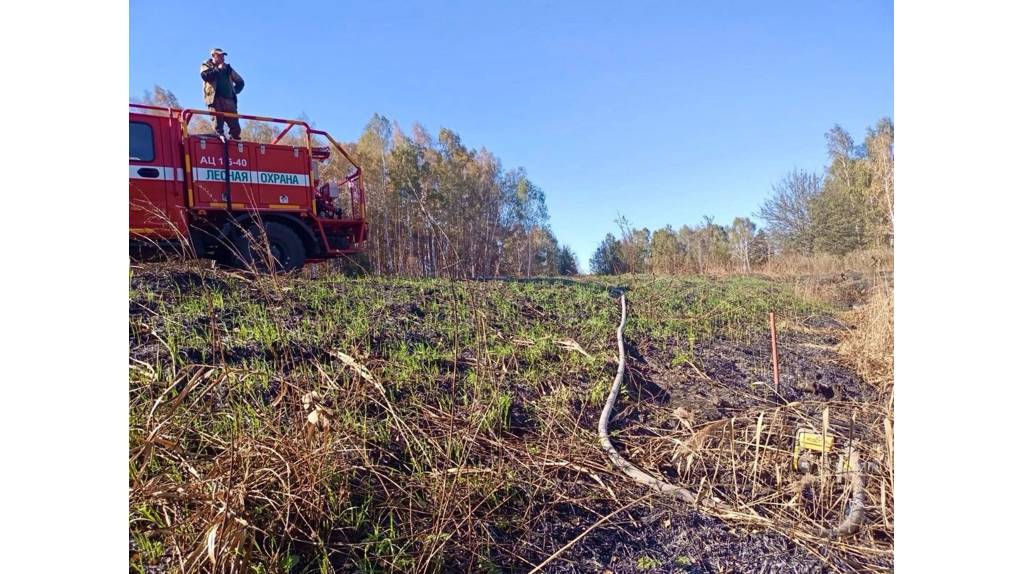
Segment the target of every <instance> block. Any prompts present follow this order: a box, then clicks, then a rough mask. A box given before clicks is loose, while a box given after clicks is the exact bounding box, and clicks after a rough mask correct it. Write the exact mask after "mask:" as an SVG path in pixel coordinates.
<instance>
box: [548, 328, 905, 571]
mask: <svg viewBox="0 0 1024 574" xmlns="http://www.w3.org/2000/svg"><path fill="white" fill-rule="evenodd" d="M846 328H847V327H846V326H845V325H843V324H842V323H840V322H839V321H837V320H836V319H834V318H832V317H829V316H824V315H818V316H812V317H810V318H807V319H805V320H804V321H803V322H802V323H801V324H799V325H796V326H794V327H793V328H792V329H789V330H785V331H783V332H781V333H780V334H779V341H778V345H779V362H780V365H781V367H780V387H779V392H778V395H776V394H775V393H774V392H770V391H769V390H768V389H767V387H764V386H762V387H752V386H751V384H750V383H751V382H752V381H765V382H769V383H770V382H771V381H772V372H771V363H770V360H771V359H770V357H771V354H770V349H771V340H770V336H769V335H768V334H765V335H764V336H763V337H756V338H754V339H752V340H747V341H744V342H739V341H735V340H729V339H726V338H719V339H715V340H711V341H706V342H702V343H698V344H697V345H696V348H695V352H694V353H693V357H692V360H691V361H690V362H689V363H686V364H679V361H674V360H673V359H674V355H673V354H672V353H670V352H669V349H671V348H673V347H675V348H678V346H677V345H668V346H665V345H664V344H652V342H651V341H645V340H640V341H636V342H630V341H629V340H628V339H627V354H628V355H629V356H628V358H627V364H628V366H629V374H630V377H629V379H630V380H629V382H630V383H631V384H632V386H633V388H634V390H635V391H636V392H638V393H639V395H640V396H641V397H642V400H641V403H643V402H644V401H646V402H647V403H648V404H656V405H658V406H659V407H662V408H660V409H644V408H642V407H637V406H636V405H633V404H631V405H630V407H633V408H630V407H625V408H624V405H623V402H622V401H620V402H619V403H618V404H617V411H618V410H621V411H623V413H622V415H621V416H620V417H618V419H617V420H615V421H613V425H614V426H619V427H620V428H621V427H625V426H628V425H630V424H635V423H643V424H645V425H649V426H655V427H657V426H662V425H666V426H671V425H673V424H676V423H675V421H673V420H672V418H671V417H666V416H665V414H664V413H666V412H672V411H675V412H676V413H678V412H680V409H682V411H683V412H686V413H687V415H688V416H689V417H691V420H693V421H694V422H696V423H701V422H710V421H715V420H720V419H723V418H729V417H730V416H732V415H733V414H737V413H741V412H744V411H747V410H749V409H751V408H756V407H759V406H760V407H764V406H766V405H772V404H782V403H783V402H784V401H785V402H791V401H824V402H833V401H849V400H864V399H869V398H870V397H871V396H872V393H873V391H872V389H871V388H870V387H869V386H868V385H867V384H866V383H865V382H864V381H863V380H861V378H860V377H859V376H858V375H857V374H856V373H854V372H853V370H852V369H851V368H850V367H848V366H846V365H844V364H843V363H842V362H841V361H840V358H839V356H838V354H837V352H836V345H837V344H838V343H839V340H840V336H841V334H842V330H844V329H846ZM627 337H628V335H627ZM676 343H677V344H678V345H685V344H686V343H685V342H682V341H679V342H676ZM691 363H692V364H691ZM701 373H703V374H701ZM704 375H706V377H707V378H705V376H704ZM708 379H712V380H713V381H714V383H711V382H710V381H709V380H708ZM783 400H784V401H783ZM629 411H632V412H629ZM631 494H632V495H634V496H642V495H644V494H645V492H644V491H643V490H640V489H637V490H636V491H635V492H633V493H631ZM673 504H674V507H673V506H670V505H673ZM610 511H611V509H609V510H608V511H607V512H610ZM620 517H621V519H620ZM597 519H598V517H596V516H590V517H589V518H587V519H584V520H582V523H581V524H580V527H579V528H577V529H575V530H574V531H573V532H572V533H571V535H568V536H566V535H563V536H562V537H563V538H565V539H567V540H571V539H572V538H573V537H574V536H576V535H578V534H579V533H580V532H582V531H583V530H585V529H586V528H587V527H589V526H590V525H591V524H593V523H594V522H595V521H596V520H597ZM577 520H579V519H578V518H577ZM569 522H571V519H570V520H569ZM562 558H564V560H561V561H560V562H559V563H558V564H557V566H555V567H554V568H552V569H550V570H548V571H550V572H561V573H574V574H575V573H585V572H586V573H600V574H610V573H613V574H631V573H683V572H685V573H712V572H759V573H760V572H764V573H801V574H803V573H819V572H836V571H847V570H848V569H853V571H856V570H860V569H862V568H864V567H867V566H868V565H860V566H857V565H852V564H847V565H845V567H842V570H837V566H836V565H835V564H834V563H833V562H831V561H830V562H828V563H826V562H825V561H823V560H822V559H820V558H818V557H817V556H815V554H814V553H812V552H811V551H809V550H808V549H806V548H805V547H803V546H800V545H798V544H796V543H795V542H793V541H792V540H790V539H789V538H787V537H786V536H784V535H782V534H780V533H777V532H771V531H765V530H752V529H748V528H744V527H739V526H736V525H733V524H730V523H726V522H724V521H722V520H720V519H718V518H716V517H713V516H709V515H707V514H704V513H702V512H699V511H696V510H692V509H684V508H679V504H676V503H672V502H668V503H657V504H656V505H652V506H649V507H647V508H640V509H635V510H632V511H627V512H623V513H622V514H620V515H619V516H616V518H615V519H613V520H612V521H609V523H606V524H605V525H603V526H602V527H599V528H597V529H595V530H594V531H592V532H591V533H590V534H589V535H587V537H586V538H584V539H583V540H581V541H580V542H579V543H577V544H576V545H575V546H574V547H573V548H571V549H570V550H569V551H568V552H566V553H565V554H564V555H563V557H562ZM870 567H871V569H872V570H874V571H877V570H891V569H892V564H891V563H880V564H872V565H870Z"/></svg>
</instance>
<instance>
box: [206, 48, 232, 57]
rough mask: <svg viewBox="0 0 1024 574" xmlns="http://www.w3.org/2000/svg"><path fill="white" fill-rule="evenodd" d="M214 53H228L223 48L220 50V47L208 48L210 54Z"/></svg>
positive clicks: (225, 54)
mask: <svg viewBox="0 0 1024 574" xmlns="http://www.w3.org/2000/svg"><path fill="white" fill-rule="evenodd" d="M214 54H222V55H224V56H227V55H228V53H227V52H225V51H224V50H221V49H220V48H214V49H212V50H210V55H211V56H213V55H214Z"/></svg>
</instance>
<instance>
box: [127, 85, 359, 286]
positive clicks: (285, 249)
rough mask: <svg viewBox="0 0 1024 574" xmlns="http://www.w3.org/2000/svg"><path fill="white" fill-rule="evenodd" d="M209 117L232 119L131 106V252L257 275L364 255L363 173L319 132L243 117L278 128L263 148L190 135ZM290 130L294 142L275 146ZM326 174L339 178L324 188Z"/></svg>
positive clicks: (301, 124)
mask: <svg viewBox="0 0 1024 574" xmlns="http://www.w3.org/2000/svg"><path fill="white" fill-rule="evenodd" d="M215 115H224V116H228V115H231V114H219V113H215V112H209V111H206V110H189V109H184V110H182V109H174V108H163V107H156V106H148V105H142V104H129V110H128V142H129V145H128V147H129V152H128V200H129V207H128V228H129V229H128V231H129V243H130V244H131V245H134V246H140V245H147V246H157V247H161V246H168V245H172V244H176V245H184V246H188V249H186V250H184V251H185V252H190V253H192V254H194V255H196V256H199V257H209V258H213V259H216V260H217V261H220V262H223V263H225V264H230V265H240V266H243V267H248V268H252V269H257V270H262V271H275V270H277V271H288V270H293V269H298V268H299V267H302V265H303V264H305V263H306V262H311V261H322V260H326V259H331V258H336V257H342V256H345V255H348V254H351V253H356V252H358V251H361V250H362V248H363V244H364V242H365V241H366V238H367V225H366V204H365V198H364V194H363V185H362V171H361V170H360V168H359V166H358V165H357V164H356V163H355V161H353V159H352V157H351V156H349V154H348V153H347V152H346V151H345V149H344V148H343V147H342V146H341V145H340V144H338V143H337V142H336V141H335V140H334V139H333V138H332V137H331V136H330V135H329V134H328V133H327V132H325V131H321V130H316V129H313V128H312V127H310V126H309V125H308V124H307V123H306V122H302V121H299V120H283V119H277V118H267V117H260V116H248V115H241V114H238V115H235V117H238V118H241V119H247V120H254V121H260V122H266V124H267V125H270V126H274V127H277V128H279V129H277V130H276V133H275V134H274V136H273V137H272V139H271V141H269V142H255V141H238V140H227V141H224V140H222V139H221V137H220V136H218V135H216V134H204V133H190V132H189V124H190V123H191V122H192V120H193V119H194V118H196V117H197V116H215ZM292 128H298V130H297V131H296V133H297V135H299V136H300V138H293V140H292V141H291V143H290V144H289V143H282V140H283V138H284V137H285V135H286V134H287V133H288V132H289V131H290V130H292ZM296 140H298V141H300V142H302V143H301V144H297V143H296ZM332 152H336V153H337V155H336V156H335V158H334V159H333V160H332ZM333 162H345V163H338V164H334V165H331V164H332V163H333ZM328 166H330V167H331V168H332V169H331V170H330V171H333V172H336V173H337V172H339V171H338V169H337V167H339V166H344V167H345V168H347V169H344V171H343V172H342V173H345V175H344V176H341V177H340V178H338V179H336V180H327V179H326V178H322V177H321V175H320V173H321V169H323V171H325V172H327V171H328V169H327V168H328Z"/></svg>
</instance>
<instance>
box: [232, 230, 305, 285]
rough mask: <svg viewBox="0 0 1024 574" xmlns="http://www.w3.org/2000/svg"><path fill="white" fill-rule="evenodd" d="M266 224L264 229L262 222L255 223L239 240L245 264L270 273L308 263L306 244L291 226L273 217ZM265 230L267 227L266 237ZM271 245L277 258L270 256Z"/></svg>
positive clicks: (271, 254) (244, 265)
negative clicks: (259, 223)
mask: <svg viewBox="0 0 1024 574" xmlns="http://www.w3.org/2000/svg"><path fill="white" fill-rule="evenodd" d="M262 227H263V229H262V230H261V229H260V226H259V225H251V226H249V229H248V230H247V231H248V232H247V233H246V234H244V236H243V237H239V238H238V239H237V240H236V247H237V249H238V257H239V259H241V261H240V263H241V264H242V266H243V267H248V268H254V269H256V270H257V271H260V272H263V273H266V272H272V271H292V270H295V269H298V268H300V267H302V266H303V265H304V264H305V263H306V248H305V247H304V246H303V245H302V240H301V239H299V236H298V235H296V233H295V232H294V231H292V230H291V228H289V227H288V226H287V225H283V224H281V223H276V222H273V221H267V222H264V224H263V226H262ZM263 231H266V239H265V240H264V237H263ZM268 247H269V248H270V249H269V251H270V256H271V258H272V259H273V261H268V260H267V248H268ZM268 263H272V265H268Z"/></svg>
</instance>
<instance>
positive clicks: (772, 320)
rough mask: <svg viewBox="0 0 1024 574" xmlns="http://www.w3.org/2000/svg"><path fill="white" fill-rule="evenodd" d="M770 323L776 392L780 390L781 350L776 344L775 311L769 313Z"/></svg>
mask: <svg viewBox="0 0 1024 574" xmlns="http://www.w3.org/2000/svg"><path fill="white" fill-rule="evenodd" d="M768 323H769V325H770V326H771V331H772V375H773V376H774V377H775V392H776V393H777V392H779V351H778V349H777V348H776V346H775V313H774V312H771V313H768Z"/></svg>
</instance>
